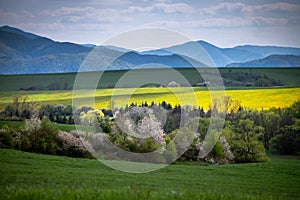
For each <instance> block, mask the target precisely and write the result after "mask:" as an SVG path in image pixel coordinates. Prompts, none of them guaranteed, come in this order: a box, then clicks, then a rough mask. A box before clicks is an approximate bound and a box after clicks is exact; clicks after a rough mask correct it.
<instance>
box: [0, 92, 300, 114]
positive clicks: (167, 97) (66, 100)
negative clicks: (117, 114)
mask: <svg viewBox="0 0 300 200" xmlns="http://www.w3.org/2000/svg"><path fill="white" fill-rule="evenodd" d="M92 94H93V96H94V94H95V104H93V102H92V101H90V100H88V99H87V98H86V97H87V91H84V90H82V91H80V92H79V94H77V96H76V97H77V98H79V99H80V101H79V104H78V105H79V106H84V105H85V106H92V107H96V108H109V107H110V105H111V102H112V101H113V104H114V105H116V106H120V107H124V106H125V105H126V104H131V103H136V104H138V105H139V104H142V103H143V102H147V103H148V104H150V103H151V102H152V101H153V102H155V103H160V102H162V101H166V102H168V103H170V104H171V105H173V106H174V105H176V104H181V105H185V104H190V105H193V106H201V107H203V108H204V109H207V108H208V107H209V104H210V102H211V98H210V92H209V91H208V90H207V89H205V88H183V87H179V88H122V89H99V90H96V91H95V93H94V91H93V92H92ZM225 94H226V96H230V97H231V98H232V99H235V100H238V101H240V102H241V105H242V106H244V107H247V108H254V109H259V110H260V109H270V108H271V107H281V108H283V107H287V106H289V105H291V104H292V103H293V102H295V101H299V100H300V88H271V89H232V90H226V91H225ZM15 95H23V96H27V99H28V101H38V102H39V103H40V105H44V104H63V105H70V104H72V91H27V92H25V91H16V92H0V108H1V109H3V108H5V106H6V105H7V104H8V103H11V102H12V97H13V96H15ZM195 97H196V98H195ZM195 99H197V100H198V101H195Z"/></svg>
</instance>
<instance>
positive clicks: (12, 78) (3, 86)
mask: <svg viewBox="0 0 300 200" xmlns="http://www.w3.org/2000/svg"><path fill="white" fill-rule="evenodd" d="M168 70H169V69H142V70H138V69H137V70H133V71H132V72H133V75H134V76H135V77H134V78H136V77H137V76H138V77H139V79H140V80H143V79H145V77H147V76H149V73H150V74H151V73H153V74H155V75H156V76H159V75H160V74H161V72H166V71H168ZM176 70H177V71H178V72H179V73H180V74H182V75H183V76H184V77H185V78H186V79H187V80H188V81H189V82H190V84H191V85H193V84H197V83H199V82H202V81H203V80H202V77H201V75H200V74H199V72H198V71H197V70H196V69H194V68H182V69H180V68H179V69H176ZM199 70H201V71H202V72H203V71H206V72H209V70H210V69H209V68H199ZM219 71H220V72H221V73H229V72H230V73H235V72H238V73H248V74H249V73H252V74H256V75H260V76H263V75H267V76H268V77H270V78H272V79H274V80H276V81H277V80H280V81H281V82H282V83H283V84H284V85H285V86H300V81H299V75H300V68H252V69H250V68H219ZM126 72H127V71H126V70H118V71H106V72H105V73H104V74H103V76H102V78H101V82H100V83H99V84H98V88H108V87H112V86H113V85H115V84H116V83H117V82H118V80H119V79H120V78H121V77H122V76H123V75H124V74H125V73H126ZM84 74H86V75H91V74H95V73H94V72H87V73H84ZM75 78H76V73H59V74H35V75H30V74H29V75H0V91H17V90H19V89H20V88H29V87H32V86H38V87H43V88H44V89H48V86H49V85H50V84H54V83H58V85H60V86H61V87H65V86H67V89H72V87H73V85H74V80H75ZM164 78H165V79H167V77H165V76H164V77H162V80H164ZM169 78H171V79H170V80H165V81H166V83H168V82H170V81H174V80H173V79H172V77H169ZM146 80H147V79H146ZM226 80H228V81H230V80H231V79H230V78H228V77H227V78H226ZM175 81H176V80H175ZM233 81H236V80H233ZM66 84H67V85H66ZM84 84H85V83H83V85H82V88H86V86H85V85H84ZM135 84H136V83H135V82H134V81H133V82H132V83H127V85H124V87H125V86H126V87H128V86H131V87H136V85H135ZM88 88H90V87H88Z"/></svg>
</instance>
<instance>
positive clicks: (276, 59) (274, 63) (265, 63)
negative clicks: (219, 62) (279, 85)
mask: <svg viewBox="0 0 300 200" xmlns="http://www.w3.org/2000/svg"><path fill="white" fill-rule="evenodd" d="M226 67H253V68H254V67H300V56H294V55H270V56H268V57H266V58H263V59H257V60H252V61H249V62H244V63H231V64H228V65H227V66H226Z"/></svg>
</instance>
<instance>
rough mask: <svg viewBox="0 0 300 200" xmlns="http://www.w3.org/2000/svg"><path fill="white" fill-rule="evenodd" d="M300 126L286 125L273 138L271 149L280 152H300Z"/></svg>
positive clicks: (292, 153)
mask: <svg viewBox="0 0 300 200" xmlns="http://www.w3.org/2000/svg"><path fill="white" fill-rule="evenodd" d="M299 133H300V126H295V125H293V126H285V127H284V128H281V129H280V130H279V133H278V134H277V135H276V136H274V137H273V138H272V139H271V149H273V150H276V151H277V152H278V153H280V154H290V155H296V154H299V153H300V134H299Z"/></svg>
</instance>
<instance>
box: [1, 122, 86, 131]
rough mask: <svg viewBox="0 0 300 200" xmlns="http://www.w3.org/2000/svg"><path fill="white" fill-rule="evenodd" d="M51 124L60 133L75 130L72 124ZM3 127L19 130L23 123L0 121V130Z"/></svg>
mask: <svg viewBox="0 0 300 200" xmlns="http://www.w3.org/2000/svg"><path fill="white" fill-rule="evenodd" d="M53 124H54V126H55V127H57V128H58V129H59V130H61V131H66V132H70V131H71V130H76V127H75V125H74V124H57V123H53ZM5 125H8V126H10V127H12V128H19V127H22V126H24V125H25V122H24V121H0V129H1V128H2V127H3V126H5ZM85 128H86V127H85Z"/></svg>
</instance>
